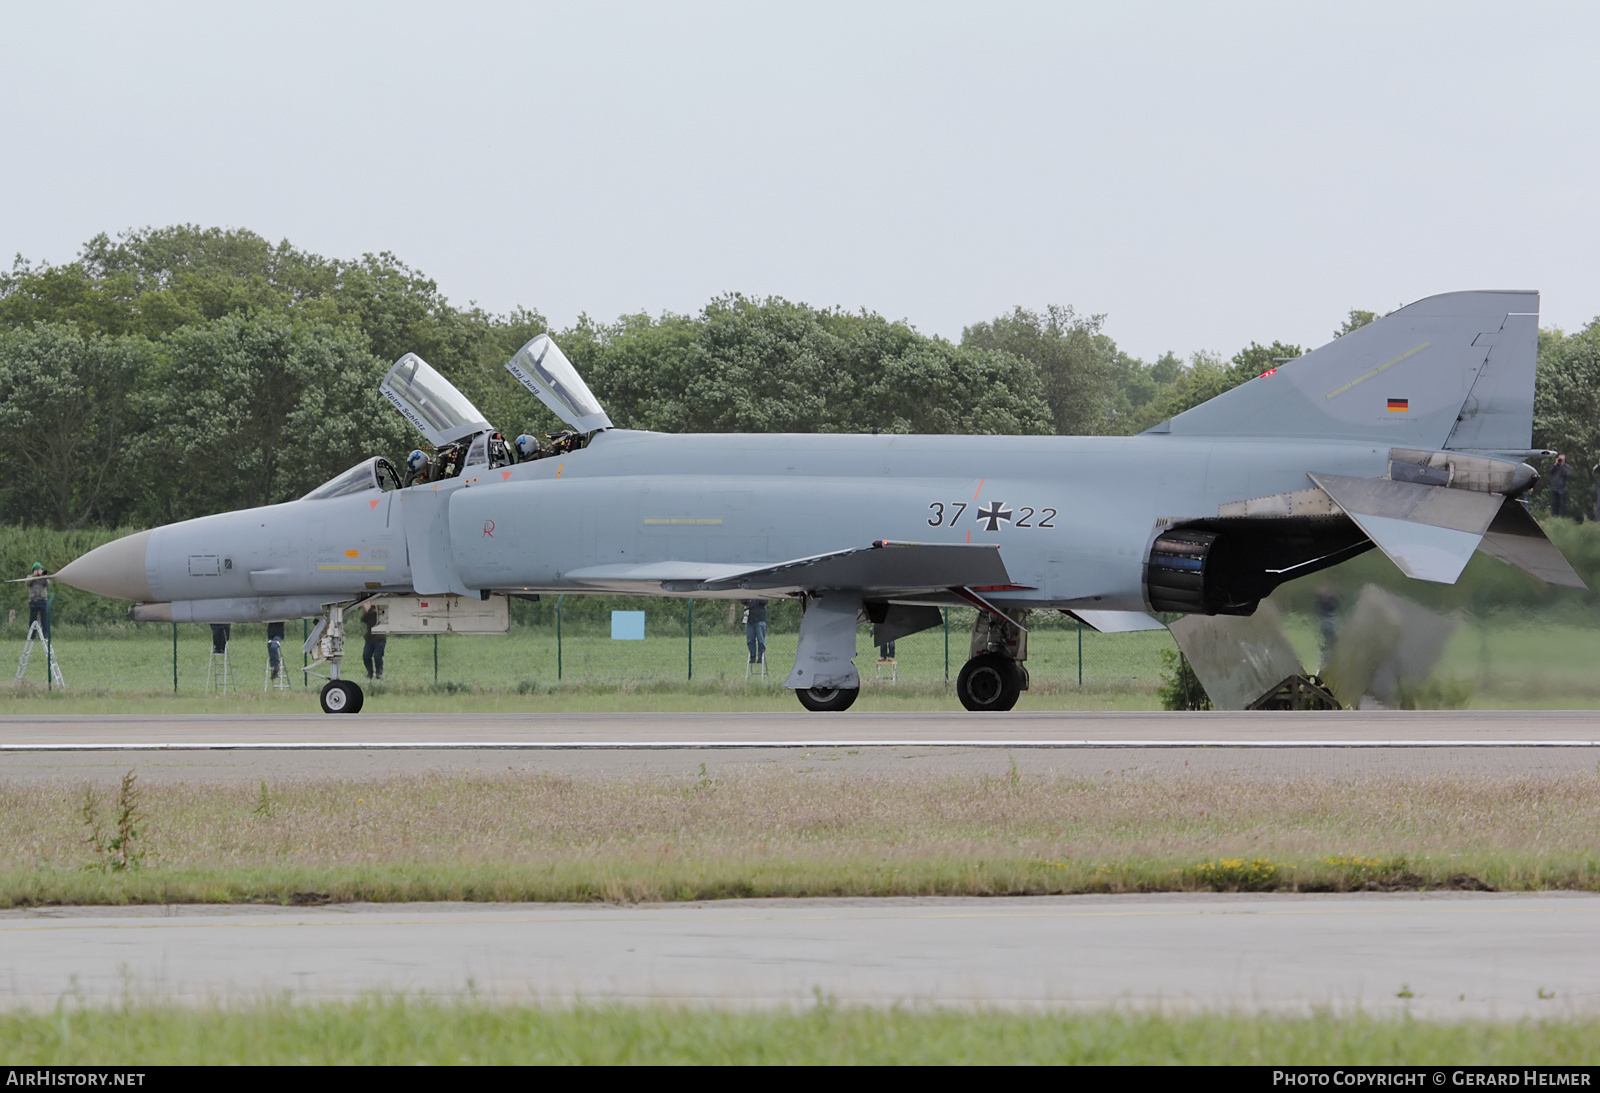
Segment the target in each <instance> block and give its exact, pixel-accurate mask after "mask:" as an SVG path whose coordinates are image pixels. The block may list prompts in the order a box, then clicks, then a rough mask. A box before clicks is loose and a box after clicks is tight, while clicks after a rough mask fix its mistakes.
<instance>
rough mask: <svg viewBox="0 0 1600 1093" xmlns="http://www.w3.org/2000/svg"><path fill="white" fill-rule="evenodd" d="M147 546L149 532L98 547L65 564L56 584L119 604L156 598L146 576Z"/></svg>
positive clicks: (127, 536)
mask: <svg viewBox="0 0 1600 1093" xmlns="http://www.w3.org/2000/svg"><path fill="white" fill-rule="evenodd" d="M149 543H150V532H148V531H141V532H137V533H136V534H133V535H124V536H123V537H122V538H120V539H117V540H115V541H113V542H110V543H106V544H105V545H104V546H97V547H95V548H94V549H93V550H91V551H90V552H89V553H87V554H85V555H84V556H83V557H81V558H79V559H78V560H77V561H75V562H68V563H67V564H66V565H65V566H63V567H62V568H61V571H60V572H59V573H56V574H54V576H55V579H56V580H58V581H65V582H66V583H67V584H70V585H71V586H72V587H73V588H81V589H83V590H84V591H85V592H93V593H95V594H96V595H100V596H110V597H111V598H113V599H118V600H133V601H134V602H136V603H142V602H144V601H146V600H151V599H154V598H155V597H154V596H153V595H152V594H151V592H150V579H149V578H148V577H146V576H145V572H144V556H145V548H146V547H147V546H148V545H149Z"/></svg>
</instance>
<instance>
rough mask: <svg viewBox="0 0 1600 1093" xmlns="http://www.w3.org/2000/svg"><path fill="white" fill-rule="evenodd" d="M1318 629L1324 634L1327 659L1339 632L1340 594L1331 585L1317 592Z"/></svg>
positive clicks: (1324, 651) (1323, 649)
mask: <svg viewBox="0 0 1600 1093" xmlns="http://www.w3.org/2000/svg"><path fill="white" fill-rule="evenodd" d="M1317 629H1318V630H1319V631H1320V632H1321V634H1322V655H1323V656H1324V657H1326V656H1327V655H1328V650H1329V649H1330V648H1332V647H1333V639H1334V638H1335V637H1337V636H1338V630H1339V593H1337V592H1335V591H1334V590H1333V588H1332V586H1331V585H1323V586H1322V587H1321V588H1319V589H1318V590H1317Z"/></svg>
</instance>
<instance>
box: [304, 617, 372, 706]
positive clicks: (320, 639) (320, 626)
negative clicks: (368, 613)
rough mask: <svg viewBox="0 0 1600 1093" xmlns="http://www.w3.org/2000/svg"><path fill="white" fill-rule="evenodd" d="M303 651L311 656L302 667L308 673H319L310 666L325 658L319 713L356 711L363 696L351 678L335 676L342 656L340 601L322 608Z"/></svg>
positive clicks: (342, 625) (342, 630) (342, 618)
mask: <svg viewBox="0 0 1600 1093" xmlns="http://www.w3.org/2000/svg"><path fill="white" fill-rule="evenodd" d="M306 652H308V653H311V654H312V655H313V656H314V658H315V659H314V660H313V661H312V662H311V664H310V665H309V666H308V667H307V668H306V672H307V673H308V674H310V675H321V673H320V672H313V671H311V669H312V668H313V667H315V666H316V665H318V664H320V663H322V662H323V661H327V663H328V675H327V677H326V678H327V680H328V682H327V683H324V684H323V685H322V695H321V700H322V712H323V713H360V712H361V704H362V703H363V702H364V701H365V700H366V696H365V695H363V694H362V693H361V688H360V686H358V685H357V684H356V683H355V681H354V680H349V679H340V678H339V662H340V661H341V660H343V659H344V605H343V604H337V603H331V604H329V605H328V606H327V607H325V608H323V609H322V619H321V621H319V622H318V623H317V627H316V629H315V630H313V631H312V632H311V637H310V638H309V639H307V641H306Z"/></svg>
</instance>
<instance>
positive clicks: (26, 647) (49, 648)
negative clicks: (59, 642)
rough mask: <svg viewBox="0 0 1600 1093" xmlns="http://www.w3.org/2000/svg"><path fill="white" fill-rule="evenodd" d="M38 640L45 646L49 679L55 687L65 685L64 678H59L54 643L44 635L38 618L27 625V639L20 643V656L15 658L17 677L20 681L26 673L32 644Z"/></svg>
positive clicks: (31, 655) (31, 654)
mask: <svg viewBox="0 0 1600 1093" xmlns="http://www.w3.org/2000/svg"><path fill="white" fill-rule="evenodd" d="M36 641H37V642H38V643H39V644H41V645H43V646H44V648H45V659H46V661H47V662H48V663H49V666H50V667H49V672H50V681H51V682H52V683H54V684H55V685H56V686H57V687H63V688H64V687H66V685H67V682H66V680H64V679H62V678H61V665H60V663H59V662H57V660H56V647H55V643H54V642H51V641H49V640H47V639H46V638H45V636H44V627H43V626H42V625H40V623H39V620H38V619H34V620H33V622H32V623H31V624H30V625H29V626H28V639H27V640H26V641H25V642H23V643H22V656H20V657H18V658H17V679H16V682H18V683H21V682H22V681H23V680H24V679H25V678H26V677H27V675H28V661H30V660H32V659H33V645H34V642H36Z"/></svg>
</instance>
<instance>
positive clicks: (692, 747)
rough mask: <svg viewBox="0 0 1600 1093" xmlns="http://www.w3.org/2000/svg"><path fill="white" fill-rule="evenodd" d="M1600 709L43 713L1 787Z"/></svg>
mask: <svg viewBox="0 0 1600 1093" xmlns="http://www.w3.org/2000/svg"><path fill="white" fill-rule="evenodd" d="M1597 750H1600V713H1596V712H1595V711H1587V710H1585V711H1534V712H1523V711H1494V710H1473V711H1442V710H1426V711H1392V712H1391V711H1383V712H1372V711H1349V712H1342V713H1302V714H1282V713H1248V714H1241V713H1058V712H1051V713H1037V712H1035V713H1030V712H1012V713H1010V714H991V715H980V714H970V713H965V712H959V711H950V712H944V711H941V712H930V713H847V714H843V715H819V714H808V713H805V712H803V711H799V710H797V711H796V712H795V713H793V714H774V713H710V714H683V713H660V714H648V713H632V714H543V713H525V714H524V713H515V714H504V713H502V714H471V715H467V716H463V717H462V718H459V719H453V718H451V717H450V716H449V715H442V714H387V715H385V714H370V715H368V714H362V715H357V716H354V717H338V716H328V715H325V714H321V713H306V714H291V715H270V716H269V715H245V716H232V717H227V716H223V717H219V716H211V715H176V716H163V715H141V716H117V715H28V716H20V717H16V716H13V717H4V718H0V772H3V774H0V776H3V777H11V778H22V779H39V778H49V777H72V778H77V777H83V776H90V777H111V776H113V774H114V773H115V774H120V773H121V772H122V771H123V770H126V769H128V768H130V767H135V766H136V767H137V768H138V770H139V772H140V775H141V777H145V778H147V779H157V780H160V779H166V778H180V779H190V778H220V779H245V780H251V781H253V780H255V779H257V778H263V777H265V778H285V777H318V778H320V777H329V778H344V777H367V776H374V777H376V776H383V775H386V774H395V773H420V772H430V771H473V770H501V771H503V770H505V769H506V767H507V766H508V765H509V766H513V767H514V768H515V769H532V770H541V771H549V772H559V773H570V774H589V775H610V774H634V773H661V774H690V773H694V772H696V771H697V770H699V769H700V766H701V764H705V766H706V768H707V769H708V770H711V771H717V772H723V771H728V770H734V769H743V768H750V767H762V768H773V767H776V768H780V769H792V770H796V771H808V772H819V773H835V774H843V773H847V772H856V773H871V774H884V773H917V774H922V775H929V774H948V773H972V772H996V773H998V772H1003V771H1008V770H1009V769H1010V768H1011V765H1012V764H1015V765H1016V767H1017V769H1019V770H1021V771H1023V772H1025V773H1046V772H1048V773H1057V774H1086V773H1093V774H1100V773H1102V772H1105V773H1109V772H1111V771H1113V770H1115V771H1118V772H1121V773H1123V774H1129V775H1135V776H1140V775H1143V776H1157V775H1162V774H1170V773H1174V772H1182V773H1199V772H1220V773H1231V774H1239V775H1244V776H1258V777H1268V778H1279V777H1285V776H1295V775H1317V776H1350V775H1359V774H1392V775H1412V774H1427V773H1440V772H1454V773H1475V774H1499V775H1510V774H1528V775H1539V774H1574V773H1592V772H1593V771H1594V770H1595V764H1596V757H1597Z"/></svg>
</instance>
